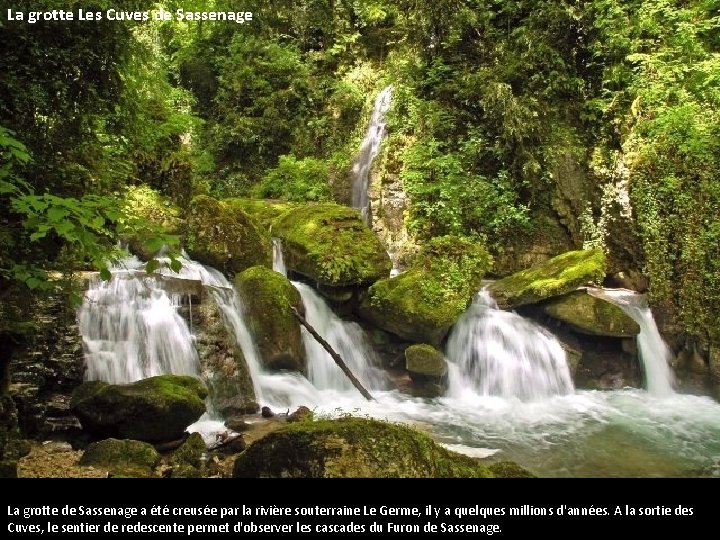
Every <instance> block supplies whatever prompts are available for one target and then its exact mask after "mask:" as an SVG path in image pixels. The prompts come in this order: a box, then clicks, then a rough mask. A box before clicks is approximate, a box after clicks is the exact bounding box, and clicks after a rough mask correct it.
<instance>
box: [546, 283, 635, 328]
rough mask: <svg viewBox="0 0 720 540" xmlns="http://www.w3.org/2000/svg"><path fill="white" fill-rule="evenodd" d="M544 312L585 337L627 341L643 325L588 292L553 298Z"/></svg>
mask: <svg viewBox="0 0 720 540" xmlns="http://www.w3.org/2000/svg"><path fill="white" fill-rule="evenodd" d="M543 311H544V312H545V313H546V314H547V315H549V316H550V317H552V318H554V319H557V320H559V321H562V322H564V323H565V324H567V325H569V326H570V327H571V328H572V329H573V330H575V331H577V332H580V333H582V334H590V335H593V336H610V337H628V336H636V335H638V334H639V333H640V325H639V324H638V323H636V322H635V321H634V320H633V319H631V318H630V317H629V316H628V315H626V314H625V312H624V311H623V310H622V309H620V308H619V307H618V306H616V305H614V304H611V303H610V302H608V301H606V300H603V299H602V298H596V297H595V296H591V295H589V294H587V293H586V292H585V291H575V292H572V293H570V294H566V295H563V296H559V297H557V298H553V299H552V300H551V301H550V302H549V303H548V304H546V305H545V306H543Z"/></svg>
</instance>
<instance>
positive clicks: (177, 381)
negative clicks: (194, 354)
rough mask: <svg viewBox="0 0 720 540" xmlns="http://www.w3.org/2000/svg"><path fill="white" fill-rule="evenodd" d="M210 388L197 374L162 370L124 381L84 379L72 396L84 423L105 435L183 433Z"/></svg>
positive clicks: (156, 437) (171, 436)
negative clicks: (119, 383) (168, 372)
mask: <svg viewBox="0 0 720 540" xmlns="http://www.w3.org/2000/svg"><path fill="white" fill-rule="evenodd" d="M205 397H207V390H206V389H205V387H204V386H203V384H202V383H201V382H200V381H199V380H198V379H196V378H194V377H188V376H179V375H160V376H157V377H150V378H149V379H143V380H141V381H138V382H135V383H132V384H124V385H114V384H97V383H85V384H83V385H82V386H80V387H79V388H78V389H77V390H76V391H75V393H74V394H73V398H72V400H71V408H72V411H73V412H74V413H75V414H76V415H77V416H78V418H79V419H80V422H81V424H82V426H83V428H84V429H85V430H86V431H89V432H90V433H93V434H96V435H98V436H104V437H118V438H122V439H136V440H141V441H148V442H163V441H172V440H176V439H179V438H180V437H181V436H182V435H183V433H184V431H185V428H186V427H187V426H188V425H190V424H191V423H192V422H194V421H195V420H197V419H198V418H199V417H200V416H201V415H202V414H203V413H204V412H205V402H204V399H205Z"/></svg>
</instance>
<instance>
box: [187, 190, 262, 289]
mask: <svg viewBox="0 0 720 540" xmlns="http://www.w3.org/2000/svg"><path fill="white" fill-rule="evenodd" d="M184 245H185V249H186V250H187V252H188V254H189V255H190V256H191V257H192V258H193V259H195V260H196V261H198V262H201V263H203V264H207V265H210V266H212V267H214V268H217V269H218V270H220V271H221V272H223V273H225V274H226V275H228V276H233V275H235V274H236V273H238V272H242V271H243V270H245V269H246V268H250V267H251V266H256V265H263V266H267V267H270V266H271V263H272V261H271V249H270V240H269V238H268V237H267V235H264V234H262V233H261V232H260V230H259V228H258V226H257V225H256V223H255V222H254V220H253V219H252V218H251V217H250V216H248V214H246V213H245V212H244V211H243V210H242V209H241V208H239V207H237V206H231V205H228V204H226V203H223V202H221V201H218V200H216V199H213V198H212V197H208V196H206V195H199V196H197V197H195V198H194V199H193V200H192V202H191V203H190V207H189V208H188V214H187V220H186V224H185V228H184Z"/></svg>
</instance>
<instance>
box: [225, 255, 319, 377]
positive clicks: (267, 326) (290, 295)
mask: <svg viewBox="0 0 720 540" xmlns="http://www.w3.org/2000/svg"><path fill="white" fill-rule="evenodd" d="M235 285H236V287H237V288H238V291H239V292H240V295H241V297H242V299H243V303H244V306H245V314H246V317H247V320H248V323H249V326H250V331H251V333H252V334H253V337H254V338H255V342H256V344H257V346H258V349H259V351H260V356H261V358H262V361H263V364H264V365H265V367H266V368H268V369H291V370H296V371H304V369H305V348H304V347H303V344H302V334H301V331H300V324H299V322H298V320H297V319H296V318H295V315H294V314H293V312H292V310H291V308H293V307H294V308H295V309H297V310H298V311H300V312H301V313H302V312H303V306H302V300H301V298H300V293H299V292H298V291H297V289H296V288H295V287H293V285H292V283H290V280H288V279H287V278H286V277H285V276H283V275H282V274H279V273H278V272H274V271H273V270H270V269H268V268H265V267H262V266H254V267H252V268H248V269H247V270H245V271H244V272H242V273H240V274H238V275H237V276H235Z"/></svg>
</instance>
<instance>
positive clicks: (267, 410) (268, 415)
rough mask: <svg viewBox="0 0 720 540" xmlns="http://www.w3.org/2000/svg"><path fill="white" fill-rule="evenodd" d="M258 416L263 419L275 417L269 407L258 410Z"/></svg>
mask: <svg viewBox="0 0 720 540" xmlns="http://www.w3.org/2000/svg"><path fill="white" fill-rule="evenodd" d="M260 415H261V416H262V417H263V418H272V417H273V416H275V413H274V412H273V411H272V409H271V408H270V407H267V406H266V407H263V408H262V409H261V410H260Z"/></svg>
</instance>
